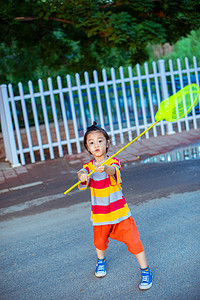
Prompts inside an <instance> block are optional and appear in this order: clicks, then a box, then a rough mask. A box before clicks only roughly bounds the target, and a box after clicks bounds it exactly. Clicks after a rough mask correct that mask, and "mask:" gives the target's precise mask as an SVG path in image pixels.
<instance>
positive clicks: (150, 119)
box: [0, 57, 200, 166]
mask: <svg viewBox="0 0 200 300" xmlns="http://www.w3.org/2000/svg"><path fill="white" fill-rule="evenodd" d="M151 67H152V71H151V72H150V71H149V65H148V64H147V63H145V64H144V66H140V65H139V64H137V65H136V67H135V68H134V69H132V67H128V68H126V69H124V68H122V67H120V68H119V70H115V69H114V68H111V69H110V72H109V73H107V72H106V70H102V74H101V75H102V80H101V81H99V79H98V73H97V71H94V72H93V80H92V82H90V78H89V75H88V73H87V72H85V73H84V83H81V79H80V75H79V74H76V75H75V78H71V76H70V75H67V76H66V82H65V83H63V82H62V80H61V77H60V76H58V77H57V86H56V88H54V87H53V84H54V85H55V83H53V82H52V79H51V78H48V80H47V86H48V87H47V89H46V90H45V88H44V85H43V81H42V80H41V79H39V80H38V91H37V92H34V87H33V84H32V82H31V81H29V82H28V90H29V92H28V93H24V89H23V85H22V83H19V84H18V95H14V91H13V90H14V89H13V87H12V85H11V84H9V85H8V86H6V85H1V87H0V105H1V114H0V115H1V124H2V133H3V138H4V145H5V151H6V156H7V159H8V160H9V161H10V162H11V163H12V165H13V166H17V165H20V164H22V165H24V164H26V163H27V162H28V161H31V162H32V163H34V162H35V161H36V160H42V161H43V160H45V157H48V156H49V157H50V158H51V159H54V158H55V157H56V156H59V157H62V156H63V155H64V154H66V153H67V154H70V155H71V154H72V153H75V152H78V153H80V152H81V151H82V141H83V135H84V132H85V131H86V128H87V127H88V126H90V125H91V123H92V122H93V121H94V120H95V121H96V122H97V123H98V125H100V126H101V127H103V128H105V129H106V130H107V131H108V133H109V135H110V137H111V142H112V144H113V145H115V144H116V143H122V144H123V143H125V142H128V141H131V140H132V138H133V136H135V135H139V134H140V133H141V132H142V131H143V130H145V129H147V128H148V127H149V126H150V125H151V124H152V123H154V122H155V119H154V116H155V113H156V111H157V110H158V107H159V105H160V102H161V101H162V100H163V99H165V98H167V97H168V96H169V95H172V94H174V93H176V92H177V91H178V90H180V89H181V88H183V87H184V86H186V85H188V84H190V83H197V84H198V85H199V81H200V72H199V71H200V67H198V66H197V59H196V57H193V66H189V62H188V59H187V58H185V66H184V68H182V67H181V62H180V59H178V60H177V65H176V67H175V66H174V65H173V63H172V61H171V60H169V61H168V62H165V61H164V60H159V61H158V62H153V63H152V66H151ZM116 71H117V72H116ZM72 79H73V84H72ZM74 81H75V83H74ZM63 85H65V86H63ZM198 127H200V104H198V105H197V106H196V107H195V108H194V109H193V110H192V112H191V113H190V114H189V115H188V116H186V117H184V118H183V119H181V120H179V121H176V122H173V123H167V122H166V121H161V122H159V123H158V124H157V125H156V126H154V127H153V130H152V132H149V131H148V132H146V134H145V138H149V137H150V136H154V137H156V136H158V135H165V134H166V133H171V132H173V131H174V130H175V131H178V132H181V131H183V130H190V129H197V128H198Z"/></svg>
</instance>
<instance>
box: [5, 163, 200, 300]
mask: <svg viewBox="0 0 200 300" xmlns="http://www.w3.org/2000/svg"><path fill="white" fill-rule="evenodd" d="M199 167H200V161H199V160H195V161H184V162H172V163H161V164H147V165H144V164H139V165H133V166H128V167H125V168H123V170H122V176H123V190H124V195H125V197H126V199H127V202H128V204H129V207H130V209H131V212H132V215H133V217H134V219H135V221H136V223H137V226H138V229H139V232H140V235H141V239H142V241H143V244H144V247H145V251H146V253H147V258H148V261H149V263H150V266H151V269H152V272H153V275H154V282H153V286H152V288H151V289H150V290H149V291H140V290H139V289H138V283H139V280H140V272H139V266H138V264H137V261H136V259H135V257H134V256H133V255H131V254H130V253H129V252H128V251H127V249H126V246H125V245H123V244H122V243H119V242H116V241H111V242H110V244H109V248H108V250H107V253H106V256H107V261H108V270H107V271H108V274H107V276H106V277H105V278H103V279H97V278H95V276H94V269H95V263H96V254H95V248H94V246H93V240H92V225H91V222H90V220H89V218H90V202H89V201H88V200H89V191H85V192H79V191H77V190H74V191H73V192H71V194H70V195H68V196H64V197H63V196H62V195H63V191H64V190H65V188H67V187H68V186H67V187H66V180H67V176H68V175H66V177H65V176H64V177H63V178H62V179H60V180H59V182H56V183H54V187H55V188H53V182H52V183H49V184H50V186H51V194H50V193H49V191H50V190H49V186H48V185H46V186H43V189H42V192H41V191H40V190H39V189H38V193H36V192H35V190H34V191H31V189H27V190H26V191H25V190H23V191H18V192H17V193H12V192H10V193H9V196H10V197H9V203H7V205H6V201H5V198H3V199H4V200H3V201H4V203H3V204H1V210H0V211H1V223H0V230H1V246H0V248H1V249H0V250H1V275H0V281H1V290H0V299H9V300H14V299H17V300H18V299H20V300H23V299H25V300H27V299H28V300H29V299H30V300H32V299H34V300H35V299H92V300H93V299H200V287H199V277H200V271H199V270H200V265H199V248H200V245H199V244H200V243H199V199H200V168H199ZM72 175H73V174H72ZM72 175H71V176H70V179H69V180H67V182H68V183H69V186H70V185H71V184H72V183H73V181H74V179H75V178H76V177H75V176H72ZM45 191H46V193H45ZM20 193H21V195H20ZM4 196H5V197H7V195H6V194H5V195H4Z"/></svg>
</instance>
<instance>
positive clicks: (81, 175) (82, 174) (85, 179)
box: [78, 173, 88, 182]
mask: <svg viewBox="0 0 200 300" xmlns="http://www.w3.org/2000/svg"><path fill="white" fill-rule="evenodd" d="M78 179H79V180H80V181H81V182H87V180H88V177H87V174H85V173H80V174H78Z"/></svg>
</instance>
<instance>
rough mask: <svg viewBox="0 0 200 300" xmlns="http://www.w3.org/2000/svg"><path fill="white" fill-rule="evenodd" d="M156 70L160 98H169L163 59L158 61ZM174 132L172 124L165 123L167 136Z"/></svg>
mask: <svg viewBox="0 0 200 300" xmlns="http://www.w3.org/2000/svg"><path fill="white" fill-rule="evenodd" d="M158 69H159V73H160V85H161V91H162V98H163V100H165V99H167V98H168V97H169V93H168V88H167V79H166V75H165V61H164V59H160V60H158ZM174 133H175V131H174V130H173V126H172V123H169V122H168V123H167V134H174Z"/></svg>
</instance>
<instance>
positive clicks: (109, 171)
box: [96, 165, 115, 176]
mask: <svg viewBox="0 0 200 300" xmlns="http://www.w3.org/2000/svg"><path fill="white" fill-rule="evenodd" d="M96 172H99V173H102V172H106V173H107V174H108V175H110V176H113V175H115V168H114V167H111V166H107V165H103V166H99V167H97V168H96Z"/></svg>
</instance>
